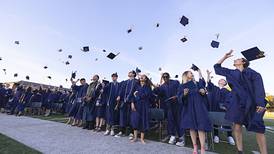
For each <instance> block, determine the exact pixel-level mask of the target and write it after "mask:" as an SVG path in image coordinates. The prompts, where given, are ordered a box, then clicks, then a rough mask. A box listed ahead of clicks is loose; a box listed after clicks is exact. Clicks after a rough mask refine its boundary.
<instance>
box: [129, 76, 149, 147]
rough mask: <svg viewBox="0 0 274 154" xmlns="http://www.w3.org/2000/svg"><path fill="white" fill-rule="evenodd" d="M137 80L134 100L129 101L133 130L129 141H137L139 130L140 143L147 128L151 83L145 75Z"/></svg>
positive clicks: (143, 141) (142, 141)
mask: <svg viewBox="0 0 274 154" xmlns="http://www.w3.org/2000/svg"><path fill="white" fill-rule="evenodd" d="M139 82H140V83H139V84H137V86H136V88H135V91H134V97H135V101H134V102H132V103H131V126H132V128H133V130H134V137H133V139H132V140H131V142H136V141H137V136H138V131H139V132H141V143H143V144H145V140H144V138H145V132H147V131H148V130H149V106H150V104H151V98H152V89H151V86H152V83H151V81H150V80H149V79H148V77H147V76H146V75H141V76H140V81H139Z"/></svg>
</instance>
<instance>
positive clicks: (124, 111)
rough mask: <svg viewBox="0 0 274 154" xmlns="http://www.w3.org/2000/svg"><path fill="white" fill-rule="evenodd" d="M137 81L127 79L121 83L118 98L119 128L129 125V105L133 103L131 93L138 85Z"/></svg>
mask: <svg viewBox="0 0 274 154" xmlns="http://www.w3.org/2000/svg"><path fill="white" fill-rule="evenodd" d="M138 84H139V83H138V80H137V79H128V80H125V81H123V82H122V83H121V86H122V87H121V88H120V92H119V96H120V97H121V99H122V100H121V102H120V121H119V124H120V126H121V127H126V126H129V125H130V103H132V102H134V96H133V93H134V91H135V88H136V86H137V85H138Z"/></svg>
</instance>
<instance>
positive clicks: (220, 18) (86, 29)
mask: <svg viewBox="0 0 274 154" xmlns="http://www.w3.org/2000/svg"><path fill="white" fill-rule="evenodd" d="M273 6H274V1H272V0H260V1H258V0H253V1H252V0H237V1H236V0H234V1H232V0H230V1H228V0H207V1H205V0H169V1H164V0H149V1H148V0H135V1H134V0H115V1H110V0H108V1H107V0H77V1H76V0H74V1H73V0H58V1H57V0H24V1H22V0H0V21H1V24H0V57H2V58H3V61H0V69H3V68H6V69H7V75H4V73H3V72H0V81H15V80H20V79H24V78H25V76H26V75H30V77H31V81H34V82H42V83H46V84H51V85H60V84H62V85H64V86H66V87H68V86H69V83H66V82H65V78H69V77H70V74H71V71H74V70H78V74H77V76H78V77H85V78H87V79H88V80H89V79H90V77H91V76H92V75H93V74H99V75H100V76H101V78H103V77H106V78H107V79H109V78H110V77H109V76H110V74H111V73H113V72H118V74H119V77H120V80H122V79H125V78H126V76H127V72H128V71H129V70H132V69H135V67H139V68H141V69H142V70H143V71H144V72H146V73H150V77H152V78H153V81H154V82H155V83H157V82H158V81H159V76H160V75H159V74H160V73H159V71H158V68H159V67H162V68H163V71H168V72H170V74H171V75H172V76H175V75H176V74H179V76H181V74H182V72H183V71H185V70H188V69H189V67H190V65H191V64H192V63H195V64H197V65H198V66H199V67H200V68H201V69H202V70H203V72H204V73H205V70H206V69H210V70H212V69H213V65H214V64H215V63H216V62H217V60H218V59H219V58H220V57H221V56H222V55H223V54H224V53H225V52H227V51H229V50H230V49H234V50H235V54H234V55H235V57H234V58H237V57H241V54H240V51H242V50H245V49H248V48H251V47H254V46H258V47H259V48H260V49H261V50H263V51H265V52H266V55H267V57H266V58H264V59H261V60H257V61H254V62H252V63H251V67H252V68H254V69H255V70H257V71H258V72H260V73H261V74H262V76H263V79H264V84H265V89H266V91H267V92H270V93H274V82H273V69H271V66H274V61H273V56H274V54H273V52H272V51H273V48H274V47H273V40H274V39H273V37H274V30H273V27H274V9H273ZM182 15H185V16H187V17H188V18H189V22H190V23H189V25H187V26H185V27H183V26H182V25H180V24H179V21H180V18H181V16H182ZM157 22H159V23H160V27H159V28H155V25H156V23H157ZM129 27H132V28H133V32H132V33H130V34H127V33H126V30H127V29H128V28H129ZM217 33H219V34H220V36H219V41H220V42H221V44H220V47H219V48H218V49H213V48H211V47H210V42H211V40H212V39H216V36H215V34H217ZM183 36H187V37H188V42H186V43H181V42H180V38H182V37H183ZM15 40H19V41H20V42H21V44H20V45H19V46H18V45H15V44H14V43H13V42H14V41H15ZM85 45H89V46H90V48H91V51H90V52H89V53H83V52H81V51H80V48H81V47H82V46H85ZM139 46H143V50H141V51H139V50H138V47H139ZM59 48H62V49H63V52H62V53H59V52H58V51H57V50H58V49H59ZM102 49H106V50H107V53H108V52H114V53H118V52H120V55H119V56H118V57H117V58H116V59H115V60H113V61H111V60H109V59H107V58H105V56H106V55H107V53H103V52H102ZM69 54H71V55H73V58H72V60H71V65H69V66H66V65H64V64H63V63H62V61H66V60H67V56H68V55H69ZM96 58H98V61H95V59H96ZM232 62H233V61H232V59H231V60H228V61H227V62H225V64H224V66H227V67H233V66H232ZM44 65H47V66H48V67H49V68H48V69H47V70H44V69H43V66H44ZM13 73H18V74H19V77H18V78H13ZM48 75H50V76H52V78H53V79H52V80H48V79H47V76H48ZM219 78H220V77H217V76H216V77H214V81H215V82H216V81H217V80H218V79H219Z"/></svg>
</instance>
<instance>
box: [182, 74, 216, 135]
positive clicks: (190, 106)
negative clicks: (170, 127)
mask: <svg viewBox="0 0 274 154" xmlns="http://www.w3.org/2000/svg"><path fill="white" fill-rule="evenodd" d="M203 82H204V81H203V80H201V79H200V80H199V82H194V81H189V82H187V83H185V84H181V85H180V88H179V92H178V98H179V101H180V102H181V103H182V104H183V109H182V113H181V122H180V129H181V131H184V130H186V129H193V130H196V131H198V130H199V131H206V132H208V131H211V129H212V128H211V122H210V119H209V117H208V111H207V107H206V101H205V98H204V97H206V95H204V96H202V95H201V94H200V92H199V89H201V88H204V87H203V85H204V84H203ZM186 88H187V89H189V93H188V95H186V96H184V93H183V92H184V89H186Z"/></svg>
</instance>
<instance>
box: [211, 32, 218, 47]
mask: <svg viewBox="0 0 274 154" xmlns="http://www.w3.org/2000/svg"><path fill="white" fill-rule="evenodd" d="M219 36H220V34H216V37H217V39H216V40H218V38H219ZM216 40H212V41H211V44H210V45H211V47H212V48H219V45H220V42H218V41H216Z"/></svg>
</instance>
